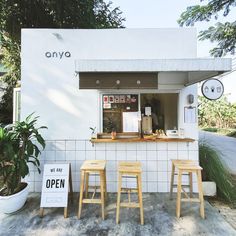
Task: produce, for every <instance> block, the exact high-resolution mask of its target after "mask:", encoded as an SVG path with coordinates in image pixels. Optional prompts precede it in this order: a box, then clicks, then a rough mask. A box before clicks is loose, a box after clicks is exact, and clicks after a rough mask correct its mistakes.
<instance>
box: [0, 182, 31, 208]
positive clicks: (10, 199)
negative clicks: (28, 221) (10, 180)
mask: <svg viewBox="0 0 236 236" xmlns="http://www.w3.org/2000/svg"><path fill="white" fill-rule="evenodd" d="M28 194H29V185H28V184H27V186H26V187H25V188H24V189H23V190H21V191H20V192H18V193H16V194H13V195H11V196H0V212H1V213H12V212H15V211H18V210H19V209H20V208H21V207H23V206H24V204H25V202H26V199H27V196H28Z"/></svg>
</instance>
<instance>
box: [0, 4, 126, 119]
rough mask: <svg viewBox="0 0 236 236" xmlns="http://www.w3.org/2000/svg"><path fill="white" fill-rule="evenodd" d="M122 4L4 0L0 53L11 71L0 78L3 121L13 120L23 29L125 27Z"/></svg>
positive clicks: (0, 15) (1, 6)
mask: <svg viewBox="0 0 236 236" xmlns="http://www.w3.org/2000/svg"><path fill="white" fill-rule="evenodd" d="M124 20H125V19H124V18H123V17H122V12H121V11H120V9H119V7H115V8H113V6H112V2H109V3H105V2H104V1H103V0H0V46H1V48H0V50H1V51H0V52H1V58H0V63H2V64H3V65H4V66H5V68H6V69H7V73H6V74H5V75H4V76H3V77H1V78H0V79H1V80H2V81H3V82H4V84H5V87H4V88H3V89H4V91H5V93H4V96H3V98H2V100H1V101H0V123H10V122H11V121H12V92H13V91H12V89H13V88H14V87H15V86H16V84H17V81H19V80H20V37H21V29H22V28H72V29H74V28H80V29H84V28H87V29H100V28H122V27H124V26H123V22H124Z"/></svg>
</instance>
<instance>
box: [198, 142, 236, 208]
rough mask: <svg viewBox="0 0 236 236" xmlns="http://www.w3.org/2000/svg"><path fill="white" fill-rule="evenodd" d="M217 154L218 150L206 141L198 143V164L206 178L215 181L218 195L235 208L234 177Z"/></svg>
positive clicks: (235, 188) (235, 189)
mask: <svg viewBox="0 0 236 236" xmlns="http://www.w3.org/2000/svg"><path fill="white" fill-rule="evenodd" d="M219 155H220V153H219V152H216V151H215V150H214V149H213V148H212V147H210V146H208V145H207V144H206V143H201V144H200V145H199V159H200V165H201V166H202V167H203V170H204V172H205V175H206V178H207V179H208V180H210V181H214V182H215V183H216V186H217V193H218V196H219V197H221V198H223V199H224V200H225V201H227V202H229V203H230V204H231V205H232V207H234V208H236V178H235V176H232V175H231V174H230V172H229V171H228V170H227V168H226V167H225V166H224V165H223V164H222V162H221V160H220V158H219Z"/></svg>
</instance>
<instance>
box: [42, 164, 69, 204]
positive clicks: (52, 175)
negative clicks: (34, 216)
mask: <svg viewBox="0 0 236 236" xmlns="http://www.w3.org/2000/svg"><path fill="white" fill-rule="evenodd" d="M69 174H70V164H56V163H55V164H45V165H44V173H43V185H42V194H41V204H40V207H41V208H43V207H67V205H68V187H69V186H68V185H69Z"/></svg>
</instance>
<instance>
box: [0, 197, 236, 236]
mask: <svg viewBox="0 0 236 236" xmlns="http://www.w3.org/2000/svg"><path fill="white" fill-rule="evenodd" d="M77 197H78V194H76V195H75V200H74V204H70V206H69V217H68V218H67V219H64V217H63V208H59V209H58V208H50V209H46V210H45V216H44V217H43V218H40V217H39V216H38V213H39V204H40V194H39V193H31V194H30V195H29V198H28V200H27V203H26V205H25V206H24V207H23V209H22V210H21V211H19V212H18V213H15V214H11V215H5V214H0V235H1V236H8V235H9V236H14V235H17V236H18V235H19V236H20V235H24V236H28V235H30V236H33V235H40V236H54V235H57V236H67V235H68V236H72V235H76V236H77V235H91V236H93V235H102V236H105V235H125V236H128V235H143V236H147V235H174V236H175V235H176V236H179V235H185V236H187V235H207V236H209V235H220V236H224V235H227V236H230V235H236V231H235V230H234V229H233V228H232V227H231V226H230V225H229V224H228V223H227V222H226V221H225V220H224V218H223V217H222V216H221V215H220V214H219V213H218V212H217V210H216V209H215V208H213V207H212V206H211V205H210V204H209V203H208V202H207V201H205V213H206V219H205V220H203V219H201V218H200V216H199V205H198V204H196V203H192V204H190V203H182V212H181V216H182V217H181V218H179V219H177V218H176V217H175V200H169V198H168V194H160V193H158V194H154V193H150V194H143V198H144V199H143V203H144V216H145V225H143V226H141V225H140V224H139V210H138V209H125V208H122V209H121V215H120V219H121V223H120V224H119V225H116V223H115V213H116V204H115V203H116V194H109V199H108V203H107V206H106V212H107V214H106V220H104V221H103V220H102V219H101V216H100V215H101V210H100V207H99V206H98V205H91V204H89V205H87V204H86V205H84V207H83V209H82V216H81V220H78V219H77Z"/></svg>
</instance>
